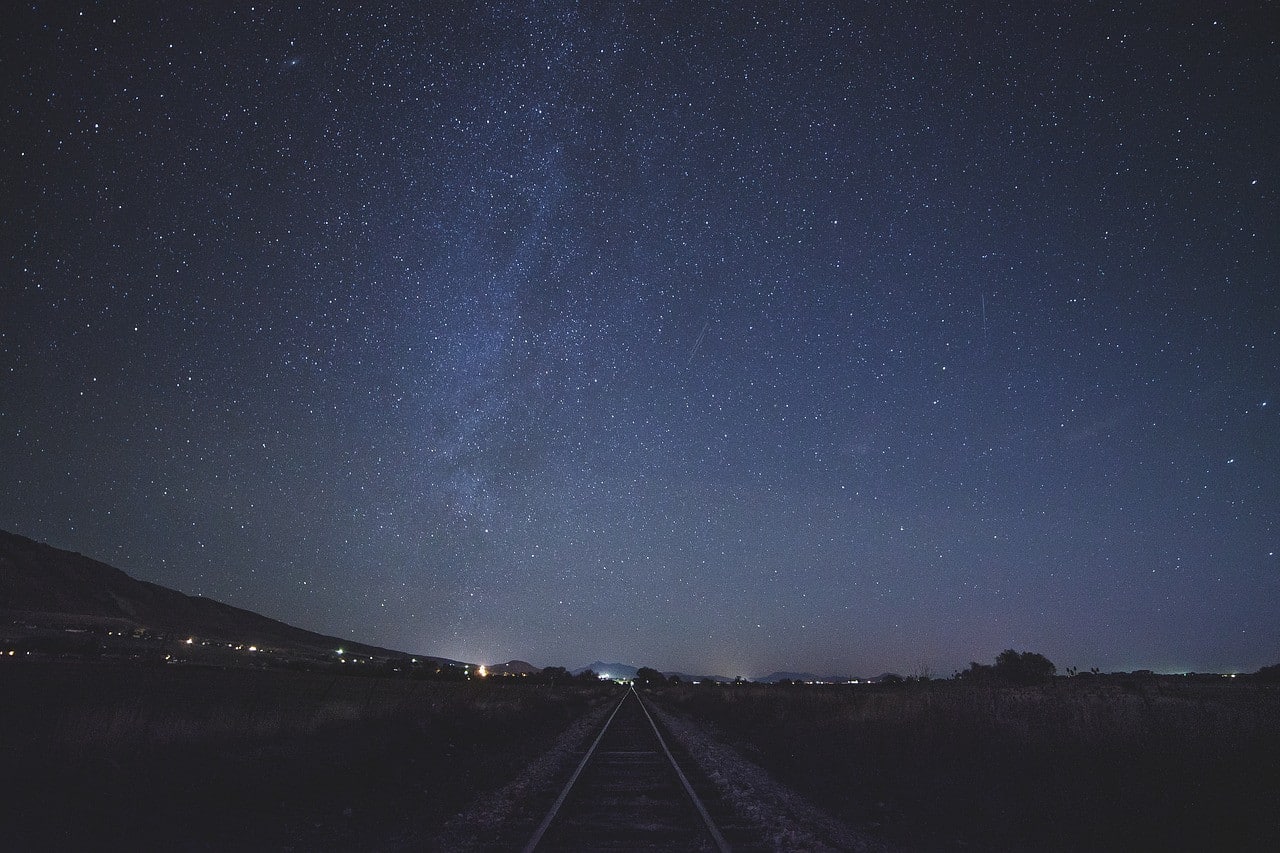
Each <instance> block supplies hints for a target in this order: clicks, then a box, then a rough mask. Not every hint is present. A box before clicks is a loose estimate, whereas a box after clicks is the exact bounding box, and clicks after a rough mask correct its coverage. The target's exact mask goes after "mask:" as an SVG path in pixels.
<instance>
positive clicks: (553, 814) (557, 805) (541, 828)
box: [522, 693, 629, 853]
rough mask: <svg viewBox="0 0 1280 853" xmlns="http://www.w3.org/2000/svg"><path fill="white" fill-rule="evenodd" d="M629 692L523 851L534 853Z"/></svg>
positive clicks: (616, 707)
mask: <svg viewBox="0 0 1280 853" xmlns="http://www.w3.org/2000/svg"><path fill="white" fill-rule="evenodd" d="M628 695H629V694H627V693H624V694H622V701H620V702H618V704H617V705H615V706H614V709H613V713H612V714H610V715H609V719H607V720H605V721H604V726H603V727H602V728H601V729H600V734H598V735H596V739H595V740H593V741H592V742H591V748H590V749H588V750H587V754H586V755H584V756H582V760H581V761H579V762H578V767H577V769H576V770H574V771H573V775H572V776H570V777H569V781H568V783H567V784H566V785H565V786H564V790H563V791H561V792H560V796H558V797H556V801H555V802H554V803H552V804H551V810H550V811H548V812H547V816H546V817H544V818H543V819H542V823H541V824H539V825H538V828H537V830H536V831H535V832H534V833H533V837H532V838H530V839H529V843H528V844H526V845H525V846H524V850H523V852H522V853H533V851H534V849H535V848H536V847H537V846H538V843H539V842H540V841H542V836H543V835H545V834H546V832H547V827H549V826H551V822H552V821H553V820H555V819H556V814H557V813H558V812H559V811H560V807H561V806H562V805H564V801H565V800H566V799H567V798H568V796H569V791H571V790H572V789H573V783H574V782H577V781H578V777H579V776H581V775H582V768H584V767H586V766H587V762H588V761H590V760H591V756H592V755H594V754H595V751H596V747H597V746H599V745H600V741H601V740H603V739H604V733H605V732H607V731H609V724H610V723H612V722H613V718H614V717H616V716H617V715H618V709H619V708H621V707H622V703H623V702H626V701H627V696H628Z"/></svg>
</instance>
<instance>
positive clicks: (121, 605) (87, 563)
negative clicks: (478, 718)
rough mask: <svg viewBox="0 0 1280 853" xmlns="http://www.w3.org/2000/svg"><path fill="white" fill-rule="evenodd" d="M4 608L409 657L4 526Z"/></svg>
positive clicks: (29, 616)
mask: <svg viewBox="0 0 1280 853" xmlns="http://www.w3.org/2000/svg"><path fill="white" fill-rule="evenodd" d="M0 612H5V615H6V617H7V618H5V619H4V621H6V622H24V623H29V624H37V625H41V626H58V625H79V626H85V625H90V626H92V625H101V626H110V627H113V628H123V627H125V626H129V627H132V628H138V629H145V630H148V631H154V632H159V633H169V634H175V635H190V636H196V637H201V638H210V639H218V640H227V641H234V642H253V643H257V644H258V645H262V646H272V647H277V648H281V649H291V650H296V651H306V652H309V653H311V654H319V655H325V654H330V653H332V652H333V651H334V650H335V649H338V648H342V649H344V650H345V651H346V652H347V653H349V654H358V655H367V656H370V657H402V656H407V655H406V653H405V652H398V651H395V650H392V649H384V648H381V647H379V646H371V645H367V644H364V643H355V642H352V641H350V640H345V639H341V638H338V637H331V636H327V635H324V634H319V633H316V632H314V631H308V630H306V629H304V628H297V627H294V626H293V625H288V624H285V623H284V622H280V621H278V620H276V619H271V618H269V617H267V616H263V615H262V614H260V613H254V612H253V611H251V610H244V609H242V608H239V607H233V606H231V605H230V604H224V603H223V602H221V601H216V600H214V599H212V598H204V597H202V596H194V595H186V594H184V593H181V592H178V591H177V590H173V589H170V588H168V587H165V586H161V585H159V584H154V583H149V582H147V581H141V580H138V579H136V578H133V577H130V576H129V575H127V574H125V573H124V572H122V571H120V570H119V569H117V568H115V567H113V566H109V565H107V564H106V563H102V562H99V561H98V560H94V559H91V558H89V557H86V556H84V555H82V554H77V553H75V552H73V551H64V550H62V549H60V548H54V547H52V546H50V545H45V544H43V543H40V542H36V541H34V540H32V539H28V538H27V537H25V536H19V535H17V534H15V533H8V532H5V531H0ZM418 657H426V658H428V659H430V660H437V661H444V660H445V659H443V658H435V657H430V656H425V655H419V656H418ZM446 662H449V663H453V661H446Z"/></svg>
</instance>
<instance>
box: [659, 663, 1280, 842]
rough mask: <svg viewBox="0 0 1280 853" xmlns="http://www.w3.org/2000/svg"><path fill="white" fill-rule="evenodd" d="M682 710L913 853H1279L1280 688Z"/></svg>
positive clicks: (855, 693)
mask: <svg viewBox="0 0 1280 853" xmlns="http://www.w3.org/2000/svg"><path fill="white" fill-rule="evenodd" d="M654 699H655V700H656V701H658V702H659V703H660V705H661V706H662V707H664V708H666V709H667V710H668V711H670V712H672V713H675V714H678V715H680V716H681V717H683V718H684V719H688V720H690V721H691V722H693V723H695V724H696V725H698V726H700V727H701V728H702V729H703V730H705V731H707V732H708V733H711V734H713V735H715V736H717V737H718V739H719V740H720V741H721V742H723V743H727V744H730V745H732V746H733V747H735V748H736V751H737V752H739V753H741V754H743V755H745V756H746V757H747V758H749V759H750V760H751V761H753V762H754V763H756V764H758V765H760V766H761V767H763V768H764V769H766V770H767V771H768V772H769V773H770V774H771V775H772V776H773V777H774V778H775V779H777V780H779V781H781V782H782V783H784V784H785V785H788V786H790V787H791V788H793V789H795V790H797V791H799V792H801V793H802V794H804V795H805V796H807V797H808V798H809V799H810V800H812V801H813V802H815V803H816V804H817V805H819V806H821V807H823V808H824V809H826V810H827V811H828V812H829V813H831V814H833V815H834V816H836V817H837V818H840V819H841V820H843V821H845V822H847V823H849V824H851V825H854V826H858V827H861V828H864V829H870V830H871V831H872V832H873V833H874V835H875V836H876V837H878V838H879V839H881V840H882V841H884V842H887V844H888V846H889V847H891V848H896V849H904V850H1028V851H1030V850H1164V851H1167V850H1195V851H1207V850H1214V851H1229V850H1257V851H1274V850H1280V686H1278V685H1265V684H1257V683H1244V682H1243V680H1231V679H1216V680H1214V681H1212V682H1196V681H1193V680H1190V679H1177V678H1162V677H1149V678H1141V677H1135V678H1123V679H1112V678H1108V679H1085V678H1076V679H1058V680H1056V681H1054V682H1053V683H1051V684H1046V685H1043V686H1038V687H1021V688H1019V687H997V686H978V685H969V684H964V683H957V682H932V683H926V684H908V685H904V686H900V687H870V688H868V687H866V686H840V687H835V686H831V687H818V686H796V687H790V688H786V687H763V686H731V685H730V686H720V687H704V686H702V685H697V686H684V687H673V688H666V689H663V690H660V691H656V692H655V693H654Z"/></svg>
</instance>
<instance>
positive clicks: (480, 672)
mask: <svg viewBox="0 0 1280 853" xmlns="http://www.w3.org/2000/svg"><path fill="white" fill-rule="evenodd" d="M488 674H489V670H487V669H485V668H484V666H481V667H480V668H479V669H477V670H476V675H478V676H480V677H481V678H484V677H485V676H487V675H488Z"/></svg>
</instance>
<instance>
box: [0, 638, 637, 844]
mask: <svg viewBox="0 0 1280 853" xmlns="http://www.w3.org/2000/svg"><path fill="white" fill-rule="evenodd" d="M613 693H614V690H613V689H612V688H610V687H601V688H579V687H551V686H544V685H531V684H527V683H525V684H511V683H504V684H496V683H493V682H476V681H473V682H465V683H442V682H429V681H412V680H407V679H388V678H354V677H350V676H341V675H321V674H312V673H294V672H284V671H270V672H266V671H254V670H217V669H197V668H182V667H174V666H161V665H138V664H116V663H110V662H61V661H59V662H45V663H23V662H16V663H7V662H0V767H2V768H3V774H4V778H5V784H4V785H3V788H4V790H5V794H4V797H3V802H0V826H3V827H4V832H5V838H4V840H3V842H0V849H4V850H16V851H25V850H277V851H278V850H290V849H292V850H298V851H313V850H382V849H398V848H402V847H409V848H414V849H423V848H424V846H425V847H429V846H430V844H429V843H425V844H424V842H429V840H430V839H433V838H435V837H437V835H438V833H439V832H440V831H441V828H442V827H443V826H444V825H445V824H446V823H447V821H448V820H449V819H450V818H451V817H452V816H454V815H455V814H457V813H458V812H459V811H460V810H462V809H463V808H465V807H466V805H467V804H468V803H470V802H472V801H473V800H474V799H475V797H476V796H477V795H478V794H479V793H481V792H484V791H488V790H492V789H494V788H497V787H498V786H501V785H503V784H505V783H507V782H508V781H510V780H511V779H512V778H514V777H515V776H516V775H517V774H519V773H520V771H521V770H522V769H524V768H525V767H526V766H527V765H528V764H529V763H530V762H531V761H532V760H533V759H534V758H536V757H537V756H538V755H540V754H541V753H543V752H544V751H545V750H546V749H547V748H548V746H549V745H550V744H551V743H552V742H553V741H554V740H555V739H556V736H557V735H558V734H559V733H561V732H562V731H563V730H565V729H566V728H567V727H568V726H569V725H570V724H571V723H572V722H573V721H574V720H576V719H579V718H580V717H582V716H583V714H585V713H586V712H587V711H588V710H590V709H591V708H592V707H594V706H596V705H598V704H599V703H601V702H604V701H607V700H608V697H609V696H611V695H613Z"/></svg>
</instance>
